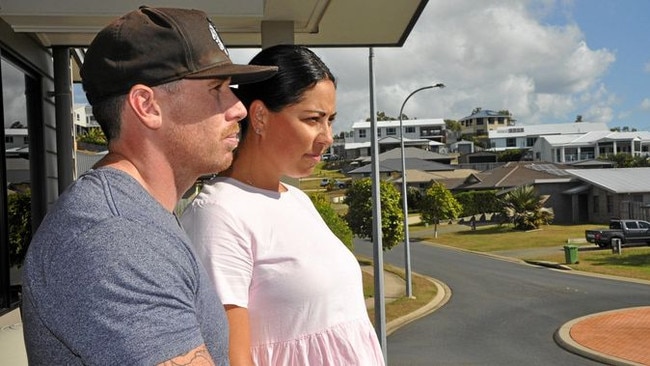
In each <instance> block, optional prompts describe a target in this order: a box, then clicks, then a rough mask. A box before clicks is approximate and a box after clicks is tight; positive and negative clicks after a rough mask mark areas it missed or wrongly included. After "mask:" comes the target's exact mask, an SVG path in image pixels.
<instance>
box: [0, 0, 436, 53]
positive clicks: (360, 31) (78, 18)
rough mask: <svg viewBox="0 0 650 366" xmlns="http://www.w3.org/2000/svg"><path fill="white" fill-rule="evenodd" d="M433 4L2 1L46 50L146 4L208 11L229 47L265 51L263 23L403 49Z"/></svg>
mask: <svg viewBox="0 0 650 366" xmlns="http://www.w3.org/2000/svg"><path fill="white" fill-rule="evenodd" d="M427 1H428V0H238V1H235V0H183V1H180V0H176V1H174V0H158V1H149V2H148V3H147V2H140V1H138V2H134V1H133V0H112V1H106V0H103V1H99V0H58V1H43V0H0V17H1V18H2V19H3V20H4V21H5V22H7V23H8V24H9V25H10V26H11V28H12V29H13V30H14V31H15V32H18V33H28V34H30V35H32V36H33V37H34V38H35V39H37V40H38V41H39V42H40V43H41V44H42V45H43V46H45V47H51V46H70V47H85V46H87V45H88V44H90V42H91V41H92V39H93V38H94V36H95V34H96V33H97V32H98V31H99V30H100V29H101V28H102V27H104V26H105V25H106V24H108V23H109V22H110V21H111V20H112V19H114V18H116V17H118V16H120V15H122V14H124V13H127V12H129V11H131V10H133V9H135V8H137V7H138V6H139V5H141V4H143V3H144V4H147V5H150V6H160V7H183V8H195V9H201V10H203V11H205V12H206V13H207V14H208V15H209V16H210V17H211V18H212V20H213V21H214V23H215V24H216V25H217V27H218V28H219V33H220V35H221V36H222V38H223V40H224V42H225V43H226V45H228V46H229V47H260V46H261V44H262V41H261V39H262V38H261V28H262V22H287V21H289V22H292V23H293V27H294V41H295V43H296V44H302V45H307V46H310V47H379V46H402V45H403V43H404V42H405V40H406V38H407V37H408V35H409V33H410V32H411V30H412V28H413V26H414V25H415V22H416V21H417V19H418V17H419V16H420V14H421V13H422V10H423V9H424V7H425V5H426V3H427Z"/></svg>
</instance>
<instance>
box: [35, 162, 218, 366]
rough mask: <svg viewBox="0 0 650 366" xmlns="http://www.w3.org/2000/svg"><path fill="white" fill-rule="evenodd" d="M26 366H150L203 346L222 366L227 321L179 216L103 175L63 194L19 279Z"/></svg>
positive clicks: (130, 184) (116, 175) (117, 176)
mask: <svg viewBox="0 0 650 366" xmlns="http://www.w3.org/2000/svg"><path fill="white" fill-rule="evenodd" d="M23 276H24V277H23V294H24V296H23V305H22V311H23V322H24V334H25V345H26V348H27V354H28V358H29V363H30V365H81V364H85V365H108V364H111V365H116V364H120V365H152V364H157V363H160V362H163V361H165V360H168V359H171V358H173V357H175V356H178V355H181V354H184V353H186V352H188V351H190V350H192V349H193V348H195V347H197V346H199V345H200V344H202V343H205V344H206V346H207V348H208V350H209V352H210V354H211V356H212V358H213V359H214V361H216V362H217V364H219V365H227V364H228V323H227V319H226V316H225V312H224V310H223V306H222V304H221V302H220V301H219V299H218V297H217V295H216V293H215V292H214V290H213V286H212V285H211V283H210V280H209V277H208V275H207V273H206V272H205V269H204V268H203V267H202V266H201V264H200V261H197V258H196V257H195V254H194V252H193V251H192V249H191V246H190V245H189V239H188V237H187V235H186V234H185V232H184V231H183V230H182V228H181V227H180V225H179V223H178V221H177V220H176V218H175V216H174V215H172V214H171V213H170V212H168V211H166V210H165V209H164V208H163V207H162V206H161V205H160V204H159V203H158V202H157V201H156V200H155V199H154V198H153V197H151V196H150V195H149V194H148V193H147V192H146V191H145V190H144V189H143V187H142V186H141V185H140V184H139V183H138V182H136V181H135V180H134V179H133V178H132V177H130V176H129V175H127V174H125V173H123V172H121V171H119V170H115V169H111V168H100V169H97V170H93V171H90V172H88V173H87V174H85V175H83V176H82V177H80V178H79V179H78V180H77V181H76V182H75V183H74V184H73V185H71V187H70V188H69V189H68V190H67V191H66V192H65V193H64V194H63V195H61V197H59V199H58V201H57V203H56V205H55V206H54V207H53V209H52V210H51V211H50V212H49V213H48V215H47V216H46V218H45V219H44V221H43V222H42V224H41V226H40V227H39V229H38V231H37V232H36V234H35V235H34V238H33V240H32V242H31V244H30V248H29V251H28V254H27V258H26V260H25V265H24V272H23Z"/></svg>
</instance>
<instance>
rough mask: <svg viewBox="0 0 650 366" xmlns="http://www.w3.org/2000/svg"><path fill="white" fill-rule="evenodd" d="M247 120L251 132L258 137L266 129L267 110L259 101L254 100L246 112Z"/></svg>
mask: <svg viewBox="0 0 650 366" xmlns="http://www.w3.org/2000/svg"><path fill="white" fill-rule="evenodd" d="M248 113H249V114H248V120H249V121H250V127H251V128H252V129H253V131H254V132H255V133H256V134H258V135H260V134H261V133H262V132H263V131H264V129H265V128H266V121H267V117H268V109H266V106H265V105H264V102H262V101H261V100H254V101H253V102H252V103H251V106H250V108H249V112H248Z"/></svg>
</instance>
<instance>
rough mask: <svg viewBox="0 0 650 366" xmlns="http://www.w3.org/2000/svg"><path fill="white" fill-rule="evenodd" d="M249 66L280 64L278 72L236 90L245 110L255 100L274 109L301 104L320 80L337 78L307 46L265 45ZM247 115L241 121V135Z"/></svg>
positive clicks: (333, 80) (278, 109)
mask: <svg viewBox="0 0 650 366" xmlns="http://www.w3.org/2000/svg"><path fill="white" fill-rule="evenodd" d="M249 64H250V65H263V66H278V72H277V73H276V74H275V75H274V76H273V77H271V78H270V79H266V80H264V81H261V82H258V83H252V84H244V85H240V86H239V88H238V89H236V90H235V93H236V94H237V96H238V97H239V99H240V100H241V101H242V103H243V104H244V106H245V107H246V109H247V110H248V108H249V107H250V105H251V103H252V102H253V101H254V100H261V101H262V102H264V105H266V107H267V108H268V109H269V110H271V111H272V112H279V111H280V110H282V109H283V108H285V107H287V106H290V105H293V104H296V103H299V102H300V100H301V98H302V95H303V93H304V92H305V91H306V90H308V89H310V88H312V87H313V86H314V85H316V83H318V82H319V81H321V80H331V81H332V82H333V83H334V85H335V86H336V78H335V77H334V75H333V74H332V73H331V72H330V70H329V68H327V66H326V65H325V63H323V61H322V60H321V59H320V58H319V57H318V56H316V54H315V53H314V52H312V51H311V50H310V49H308V48H307V47H304V46H297V45H277V46H272V47H269V48H266V49H264V50H262V51H260V53H258V54H257V55H256V56H255V57H253V59H252V60H251V61H250V62H249ZM247 127H248V118H246V119H244V120H242V122H241V130H242V135H244V134H245V133H246V129H247Z"/></svg>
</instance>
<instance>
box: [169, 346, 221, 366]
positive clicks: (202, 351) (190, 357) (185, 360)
mask: <svg viewBox="0 0 650 366" xmlns="http://www.w3.org/2000/svg"><path fill="white" fill-rule="evenodd" d="M182 365H214V363H213V362H212V357H211V356H210V353H209V352H208V349H207V348H206V347H205V345H203V346H200V347H198V348H195V349H193V350H191V351H189V352H188V353H186V354H184V355H180V356H177V357H174V358H173V359H171V360H168V361H165V362H163V363H161V364H159V366H182Z"/></svg>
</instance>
